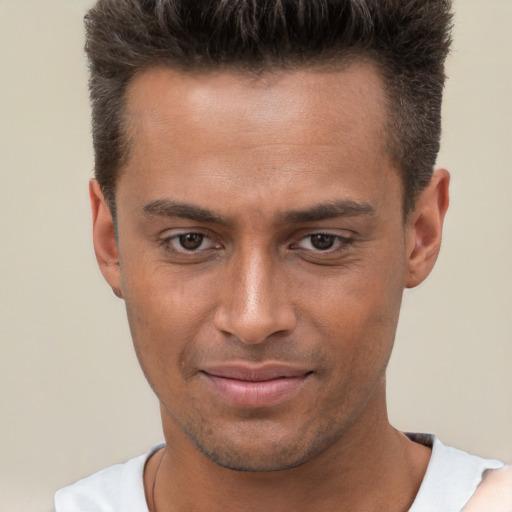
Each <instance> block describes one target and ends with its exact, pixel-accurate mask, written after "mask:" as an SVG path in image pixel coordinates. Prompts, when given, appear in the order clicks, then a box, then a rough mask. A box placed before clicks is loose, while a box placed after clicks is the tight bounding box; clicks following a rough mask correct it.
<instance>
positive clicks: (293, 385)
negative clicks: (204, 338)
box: [203, 373, 310, 407]
mask: <svg viewBox="0 0 512 512" xmlns="http://www.w3.org/2000/svg"><path fill="white" fill-rule="evenodd" d="M203 375H204V376H205V377H206V378H207V380H208V382H209V383H210V385H211V386H212V387H213V388H214V390H215V391H216V392H217V393H218V394H219V395H220V396H221V397H222V398H223V399H224V400H226V401H228V402H230V403H232V404H233V405H237V406H240V407H268V406H270V405H276V404H278V403H279V402H282V401H284V400H286V399H288V398H290V397H291V396H292V395H294V394H295V393H296V392H297V391H298V390H299V389H300V388H301V387H302V386H303V384H304V383H305V381H306V380H307V378H308V377H309V375H310V374H305V375H300V376H297V377H282V378H279V379H271V380H265V381H247V380H237V379H228V378H226V377H219V376H216V375H210V374H209V373H203Z"/></svg>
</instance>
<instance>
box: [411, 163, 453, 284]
mask: <svg viewBox="0 0 512 512" xmlns="http://www.w3.org/2000/svg"><path fill="white" fill-rule="evenodd" d="M449 183H450V174H449V173H448V171H446V170H445V169H438V170H436V171H435V172H434V174H433V176H432V179H431V181H430V183H429V184H428V186H427V187H426V188H425V189H424V190H423V191H422V192H421V194H420V195H419V197H418V199H417V201H416V206H415V208H414V210H413V211H412V212H411V213H410V214H409V221H408V225H407V228H406V250H407V253H406V255H407V276H406V287H407V288H414V287H415V286H418V285H419V284H420V283H421V282H423V281H424V280H425V279H426V277H427V276H428V275H429V274H430V272H431V271H432V269H433V268H434V264H435V262H436V260H437V256H438V254H439V249H440V247H441V239H442V233H443V223H444V217H445V214H446V210H447V209H448V203H449V192H448V188H449Z"/></svg>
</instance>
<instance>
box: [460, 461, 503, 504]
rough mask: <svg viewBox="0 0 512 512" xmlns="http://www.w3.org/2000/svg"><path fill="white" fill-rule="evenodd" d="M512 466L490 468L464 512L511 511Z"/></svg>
mask: <svg viewBox="0 0 512 512" xmlns="http://www.w3.org/2000/svg"><path fill="white" fill-rule="evenodd" d="M511 511H512V466H505V467H504V468H501V469H495V470H488V471H486V472H485V473H484V475H483V478H482V482H481V483H480V485H479V486H478V487H477V489H476V491H475V494H474V495H473V497H472V498H471V500H470V501H469V503H468V504H467V506H466V507H465V508H464V512H511Z"/></svg>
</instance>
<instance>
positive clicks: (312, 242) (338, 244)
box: [292, 233, 353, 253]
mask: <svg viewBox="0 0 512 512" xmlns="http://www.w3.org/2000/svg"><path fill="white" fill-rule="evenodd" d="M352 243H353V240H352V239H351V238H348V237H343V236H340V235H333V234H330V233H312V234H309V235H307V236H305V237H303V238H302V239H301V240H299V242H297V243H295V244H293V246H292V248H293V249H306V250H308V251H312V252H316V253H319V252H320V253H322V252H326V253H327V252H328V253H338V252H342V251H343V250H345V249H347V248H348V247H349V246H350V245H351V244H352Z"/></svg>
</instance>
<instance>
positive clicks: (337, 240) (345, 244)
mask: <svg viewBox="0 0 512 512" xmlns="http://www.w3.org/2000/svg"><path fill="white" fill-rule="evenodd" d="M187 235H199V236H201V237H202V239H201V243H200V245H199V247H200V246H201V245H202V244H203V243H204V241H205V240H210V242H211V244H213V246H212V247H208V248H207V249H202V250H199V249H189V250H187V249H186V248H185V247H183V245H182V244H181V245H182V247H181V249H176V248H174V247H173V242H174V241H179V239H180V238H182V237H185V236H187ZM315 236H316V237H319V236H324V237H332V238H333V239H334V240H333V245H338V246H339V247H338V248H336V249H332V248H330V247H328V248H326V249H325V250H322V249H318V248H316V249H315V248H313V249H305V248H302V247H299V244H300V243H302V242H304V241H306V240H309V241H310V242H309V243H310V244H311V245H312V239H313V237H315ZM354 242H355V241H354V239H353V238H349V237H345V236H340V235H335V234H333V233H325V232H314V233H308V234H307V235H305V236H303V237H302V238H300V240H299V241H298V242H293V243H292V244H290V245H289V246H288V247H289V248H290V249H291V250H301V249H303V250H305V251H307V252H309V253H311V254H314V255H315V256H320V257H321V256H322V255H325V256H326V257H327V256H332V255H337V254H341V253H343V252H345V251H347V250H348V249H350V248H351V247H352V246H353V245H354ZM178 243H179V242H178ZM159 245H160V246H162V247H163V248H164V249H165V250H166V251H168V252H171V253H176V254H180V255H183V256H194V255H198V254H204V253H205V252H206V251H211V250H217V249H221V248H222V246H221V244H215V242H214V240H213V238H212V237H211V236H209V235H208V234H206V233H204V232H201V231H183V232H181V233H176V234H174V235H172V236H168V237H166V238H163V239H162V240H160V241H159Z"/></svg>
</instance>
